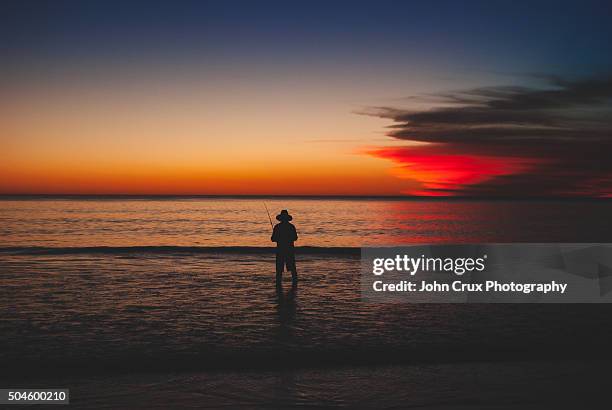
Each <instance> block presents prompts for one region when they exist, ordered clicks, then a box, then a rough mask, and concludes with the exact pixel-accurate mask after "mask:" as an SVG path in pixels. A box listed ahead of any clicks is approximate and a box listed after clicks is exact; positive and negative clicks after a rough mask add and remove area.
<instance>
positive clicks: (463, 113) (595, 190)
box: [367, 76, 612, 196]
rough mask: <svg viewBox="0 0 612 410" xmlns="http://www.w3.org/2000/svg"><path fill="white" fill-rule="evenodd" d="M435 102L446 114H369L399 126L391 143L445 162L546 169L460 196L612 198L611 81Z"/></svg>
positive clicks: (494, 90)
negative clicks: (482, 158) (456, 159)
mask: <svg viewBox="0 0 612 410" xmlns="http://www.w3.org/2000/svg"><path fill="white" fill-rule="evenodd" d="M436 97H437V101H438V104H439V106H438V107H437V108H433V109H430V110H420V111H413V110H404V109H400V108H394V107H375V108H372V109H370V110H368V111H367V114H369V115H375V116H379V117H382V118H388V119H391V120H393V121H394V124H393V125H392V126H391V127H390V128H389V129H390V131H389V134H388V135H389V136H391V137H393V138H395V139H399V140H407V141H421V142H429V143H435V144H436V145H434V148H433V150H434V151H435V150H436V149H438V150H439V151H440V152H443V153H444V154H449V153H450V154H461V155H487V156H495V157H500V158H504V157H505V158H510V157H512V158H525V159H531V160H532V163H533V164H539V165H536V166H533V167H531V168H530V170H529V171H528V172H525V173H519V174H513V175H504V176H495V177H493V178H490V179H487V180H486V181H484V182H479V183H478V184H473V185H466V186H464V187H462V188H461V189H460V192H457V193H459V194H467V195H472V194H473V195H586V196H601V195H610V194H611V193H612V177H611V176H612V160H611V157H612V155H611V154H612V77H611V76H608V77H599V78H589V79H583V80H578V81H567V80H563V79H560V78H556V77H552V76H549V77H546V86H545V87H542V88H529V87H485V88H475V89H470V90H464V91H459V92H453V93H444V94H439V95H437V96H436ZM435 147H438V148H435ZM417 150H418V148H417ZM428 150H429V152H431V151H432V148H431V147H430V148H428Z"/></svg>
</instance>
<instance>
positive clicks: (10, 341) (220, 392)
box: [0, 198, 612, 408]
mask: <svg viewBox="0 0 612 410" xmlns="http://www.w3.org/2000/svg"><path fill="white" fill-rule="evenodd" d="M264 203H265V205H266V206H267V207H268V208H269V209H270V212H271V213H272V218H274V216H275V215H276V214H277V213H278V212H279V211H280V210H281V209H288V210H289V212H290V213H291V214H292V215H293V223H294V224H295V225H296V227H297V230H298V234H299V240H298V242H297V245H298V246H299V247H300V248H298V252H297V264H298V271H299V276H300V281H299V285H298V287H297V289H296V290H291V289H290V278H289V277H288V276H290V275H285V276H286V278H285V279H286V280H285V284H284V285H285V288H284V290H283V291H282V292H277V290H276V289H275V287H274V255H273V248H271V246H272V243H271V242H270V230H271V227H270V222H269V220H268V215H267V213H266V209H265V207H264ZM611 211H612V201H593V200H592V201H580V200H572V201H570V200H546V201H544V200H542V201H526V200H525V201H509V200H508V201H507V200H495V201H484V200H482V201H476V200H439V199H436V200H382V199H324V198H316V199H296V198H289V199H282V198H258V199H245V198H171V199H168V198H166V199H164V198H132V199H126V198H120V199H117V198H114V199H113V198H96V199H86V198H29V199H15V198H9V199H4V200H1V201H0V282H1V289H0V312H2V313H1V317H0V334H1V335H2V337H1V339H0V367H1V368H2V373H1V376H0V379H1V381H2V384H3V385H7V387H11V386H12V387H22V386H25V387H32V388H34V387H37V386H39V387H51V386H50V385H53V386H56V387H69V388H71V402H72V403H74V404H77V405H78V406H79V407H88V406H91V407H108V408H117V407H126V403H129V407H143V408H145V407H146V408H150V407H156V406H159V407H168V406H170V407H172V404H175V405H176V406H177V407H191V406H193V407H200V408H201V407H211V408H216V407H230V408H236V407H243V408H253V407H262V406H266V405H270V406H273V407H308V406H313V407H317V406H327V405H330V406H354V405H361V406H364V407H373V408H380V407H425V408H446V407H452V408H457V403H459V404H461V405H463V406H466V407H472V406H474V405H482V406H484V407H486V408H492V407H493V405H494V404H498V403H499V402H498V401H495V400H496V397H497V398H499V393H500V392H502V393H503V392H505V393H503V394H505V395H506V396H507V399H508V404H509V405H512V404H516V405H520V406H521V407H528V406H531V405H533V406H534V408H535V407H541V405H542V404H546V403H553V402H554V403H557V404H558V405H562V404H568V405H569V404H576V402H575V401H572V400H574V399H573V398H575V394H574V393H576V392H579V393H580V394H581V395H582V400H583V401H582V402H580V401H579V402H578V403H583V402H584V400H586V398H585V397H587V396H588V397H589V400H590V399H593V398H594V397H595V398H596V397H597V392H600V393H602V394H603V390H601V389H600V387H601V384H602V382H603V379H602V377H601V375H602V374H605V371H606V370H605V368H606V366H607V363H609V360H610V359H612V357H611V355H610V354H609V353H608V352H609V351H610V349H609V346H610V344H611V343H612V332H611V331H610V330H609V328H610V316H611V314H612V308H609V307H608V305H595V306H589V305H479V304H464V305H410V304H374V303H366V302H363V301H362V300H361V297H360V286H359V279H360V278H359V267H360V260H359V255H360V254H359V248H360V247H362V246H368V245H381V246H382V245H397V244H404V243H415V244H416V243H422V244H428V243H488V242H498V243H499V242H590V243H593V242H611V239H612V219H611V218H610V215H612V212H611ZM476 382H478V383H479V385H480V386H488V389H489V390H486V391H483V392H482V393H481V394H477V393H475V392H474V391H473V390H471V389H470V386H473V385H474V383H476ZM503 386H510V387H512V386H514V387H512V388H515V390H508V389H510V387H508V388H503ZM538 386H540V387H538ZM560 386H561V388H560ZM493 392H497V393H498V395H495V394H493ZM570 393H572V394H570ZM381 400H382V401H381ZM380 403H384V405H382V406H380ZM504 408H505V407H504Z"/></svg>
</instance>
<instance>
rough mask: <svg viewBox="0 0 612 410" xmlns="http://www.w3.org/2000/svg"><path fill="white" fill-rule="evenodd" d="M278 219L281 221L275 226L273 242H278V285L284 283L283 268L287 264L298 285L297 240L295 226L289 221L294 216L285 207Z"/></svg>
mask: <svg viewBox="0 0 612 410" xmlns="http://www.w3.org/2000/svg"><path fill="white" fill-rule="evenodd" d="M276 219H277V220H279V221H280V223H278V224H276V226H274V230H273V232H272V242H276V286H281V285H282V280H283V270H284V269H285V266H286V267H287V270H288V271H291V279H292V283H293V286H296V285H297V269H296V267H295V252H294V249H293V242H295V241H297V238H298V236H297V232H296V230H295V226H293V224H291V223H289V221H290V220H291V219H293V217H292V216H291V215H289V212H287V210H286V209H283V210H282V211H281V213H280V214H279V215H276Z"/></svg>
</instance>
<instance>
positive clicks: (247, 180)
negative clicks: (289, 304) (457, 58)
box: [0, 73, 424, 195]
mask: <svg viewBox="0 0 612 410" xmlns="http://www.w3.org/2000/svg"><path fill="white" fill-rule="evenodd" d="M124 74H125V73H124ZM329 81H330V80H329V79H321V78H319V77H317V76H315V77H314V78H312V77H311V78H305V79H304V80H303V81H302V82H299V81H298V82H296V80H295V79H294V78H286V79H282V78H280V79H279V78H278V77H277V78H274V79H273V80H272V79H269V78H267V77H266V78H263V79H262V78H251V79H249V78H245V79H242V80H236V79H233V80H232V81H225V82H223V81H220V80H219V79H216V80H215V81H212V80H206V79H204V78H199V77H195V78H190V79H188V80H184V79H177V78H169V79H168V81H159V79H156V80H154V79H152V78H144V79H138V78H132V79H130V81H127V80H126V79H125V75H120V76H117V77H115V78H104V81H101V80H98V81H94V80H92V79H87V81H82V82H81V81H75V80H74V79H72V78H60V79H59V80H57V81H50V80H47V79H43V80H40V81H33V80H31V79H28V81H23V82H21V83H19V82H16V83H14V84H13V85H11V86H5V87H4V97H5V98H4V99H3V100H2V102H0V136H1V144H2V151H3V161H2V163H1V164H0V172H1V175H2V178H0V193H4V194H9V193H18V194H30V193H62V194H68V193H75V194H264V195H265V194H274V195H281V194H295V195H398V194H401V193H402V192H407V191H409V190H412V189H418V187H419V183H417V182H415V181H407V180H406V179H405V178H397V176H395V175H393V173H392V172H391V169H392V168H393V165H392V162H391V161H389V160H388V159H385V158H376V157H373V156H371V155H367V154H366V153H365V152H364V150H365V149H366V148H367V147H371V146H379V145H381V144H382V145H393V144H394V143H393V142H392V141H390V139H389V138H387V137H386V136H385V132H386V130H385V127H386V126H387V125H389V121H388V120H383V119H379V118H375V117H371V116H365V115H360V114H357V113H355V111H356V110H359V109H360V108H362V107H363V105H360V104H359V102H361V101H363V102H365V101H368V97H367V96H368V95H369V94H371V92H372V91H369V90H367V89H363V88H361V87H359V86H351V84H353V83H352V82H351V81H350V80H347V81H346V83H344V84H343V83H341V82H336V84H334V87H333V88H331V84H330V83H329ZM379 85H380V84H376V86H377V87H378V86H379ZM389 86H390V85H389ZM421 86H424V85H421ZM287 95H290V96H291V98H287Z"/></svg>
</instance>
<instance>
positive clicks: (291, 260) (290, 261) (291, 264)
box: [287, 253, 298, 286]
mask: <svg viewBox="0 0 612 410" xmlns="http://www.w3.org/2000/svg"><path fill="white" fill-rule="evenodd" d="M287 270H289V271H291V282H292V283H293V286H295V285H297V280H298V274H297V267H296V266H295V254H293V253H290V254H289V255H287Z"/></svg>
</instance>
